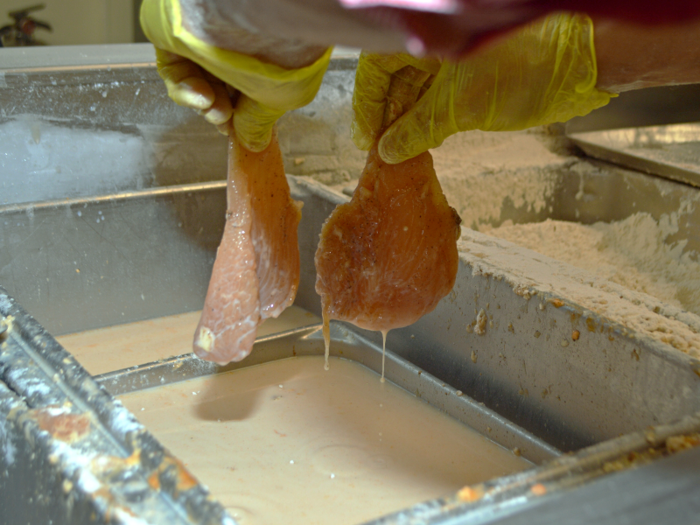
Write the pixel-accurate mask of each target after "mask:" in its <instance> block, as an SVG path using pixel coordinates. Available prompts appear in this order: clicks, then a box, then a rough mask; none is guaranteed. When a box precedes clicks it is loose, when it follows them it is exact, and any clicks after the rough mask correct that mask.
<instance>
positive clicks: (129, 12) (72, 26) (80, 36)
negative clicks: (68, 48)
mask: <svg viewBox="0 0 700 525" xmlns="http://www.w3.org/2000/svg"><path fill="white" fill-rule="evenodd" d="M38 3H44V4H45V5H46V8H45V9H42V10H41V11H35V12H33V13H32V16H34V17H35V18H36V19H38V20H41V21H42V22H47V23H49V24H51V26H52V27H53V32H51V33H49V32H47V31H44V30H42V29H39V30H37V32H36V33H35V37H36V38H38V39H40V40H43V41H44V42H46V43H48V44H51V45H57V46H59V45H61V46H63V45H76V44H120V43H127V42H133V41H134V27H133V23H134V0H0V26H4V25H6V24H9V23H10V18H9V17H8V16H7V13H8V11H15V10H18V9H22V8H25V7H29V6H32V5H35V4H38Z"/></svg>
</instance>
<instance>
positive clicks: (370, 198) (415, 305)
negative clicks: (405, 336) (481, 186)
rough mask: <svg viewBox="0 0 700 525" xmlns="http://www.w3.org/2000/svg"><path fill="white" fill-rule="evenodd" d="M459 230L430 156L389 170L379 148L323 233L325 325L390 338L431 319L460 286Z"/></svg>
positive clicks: (320, 270) (319, 260)
mask: <svg viewBox="0 0 700 525" xmlns="http://www.w3.org/2000/svg"><path fill="white" fill-rule="evenodd" d="M459 224H460V219H459V216H458V215H457V212H456V211H455V210H454V209H453V208H451V207H450V206H449V205H448V203H447V200H446V199H445V196H444V194H443V193H442V189H441V188H440V184H439V182H438V179H437V176H436V174H435V170H434V168H433V161H432V157H431V155H430V153H423V154H422V155H419V156H418V157H415V158H413V159H410V160H408V161H406V162H403V163H401V164H395V165H391V164H386V163H385V162H383V161H382V160H381V158H380V157H379V154H378V153H377V147H376V145H375V147H374V148H373V149H372V150H371V151H370V153H369V156H368V159H367V165H366V167H365V169H364V171H363V173H362V175H361V177H360V180H359V183H358V186H357V189H356V190H355V192H354V194H353V197H352V200H351V201H350V202H349V203H347V204H342V205H340V206H338V207H337V208H336V209H335V210H334V211H333V213H332V214H331V216H330V217H329V218H328V220H327V221H326V223H325V224H324V226H323V230H322V233H321V242H320V244H319V247H318V250H317V251H316V271H317V278H316V291H317V292H318V294H319V295H320V296H321V302H322V306H323V312H324V317H325V318H327V319H338V320H343V321H349V322H351V323H353V324H355V325H357V326H359V327H361V328H365V329H368V330H378V331H381V332H384V333H386V332H387V331H389V330H391V329H393V328H399V327H403V326H407V325H409V324H412V323H414V322H415V321H417V320H418V319H419V318H420V317H421V316H423V315H424V314H426V313H428V312H430V311H432V310H433V309H434V308H435V306H436V305H437V303H438V302H439V301H440V299H442V298H443V297H444V296H445V295H447V293H449V291H450V290H451V289H452V286H453V285H454V282H455V278H456V275H457V267H458V254H457V239H458V237H459V234H460V228H459Z"/></svg>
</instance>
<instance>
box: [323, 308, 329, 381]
mask: <svg viewBox="0 0 700 525" xmlns="http://www.w3.org/2000/svg"><path fill="white" fill-rule="evenodd" d="M330 322H331V320H330V318H329V317H328V309H327V308H324V309H323V344H324V345H325V347H326V351H325V353H324V357H325V361H324V363H323V369H324V370H329V369H330V365H329V364H328V357H329V355H330V353H331V326H330Z"/></svg>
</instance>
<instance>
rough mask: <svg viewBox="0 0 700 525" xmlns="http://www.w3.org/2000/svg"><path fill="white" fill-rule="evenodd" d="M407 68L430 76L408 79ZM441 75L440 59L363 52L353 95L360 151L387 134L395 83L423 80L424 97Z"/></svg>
mask: <svg viewBox="0 0 700 525" xmlns="http://www.w3.org/2000/svg"><path fill="white" fill-rule="evenodd" d="M406 66H412V67H414V68H416V69H418V70H420V71H424V72H425V73H426V75H425V76H424V77H417V76H416V75H404V74H403V72H404V71H405V69H404V68H405V67H406ZM438 71H440V60H438V59H437V58H416V57H413V56H411V55H408V54H404V53H398V54H394V55H383V54H379V53H366V52H364V51H363V52H362V53H361V54H360V61H359V63H358V64H357V71H356V72H355V90H354V91H353V94H352V107H353V112H354V119H353V121H352V129H351V131H352V139H353V141H354V142H355V145H356V146H357V147H358V148H360V149H363V150H368V149H370V148H371V147H372V145H373V144H374V142H375V141H376V140H377V138H378V137H379V136H380V135H381V133H382V132H383V131H384V130H383V129H382V128H383V126H384V112H385V110H386V106H387V103H388V99H387V94H388V92H389V86H390V84H391V81H392V79H394V78H401V79H403V80H406V81H408V82H410V83H413V82H415V81H416V80H423V84H422V86H420V90H419V93H420V94H419V97H420V96H422V95H423V94H424V91H425V89H427V88H428V87H429V86H430V82H431V81H432V79H433V78H434V77H435V75H436V74H437V73H438ZM416 87H418V86H416Z"/></svg>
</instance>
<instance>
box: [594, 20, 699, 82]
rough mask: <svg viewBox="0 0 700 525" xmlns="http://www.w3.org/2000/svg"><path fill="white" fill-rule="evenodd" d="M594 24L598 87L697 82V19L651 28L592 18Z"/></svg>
mask: <svg viewBox="0 0 700 525" xmlns="http://www.w3.org/2000/svg"><path fill="white" fill-rule="evenodd" d="M594 27H595V40H594V41H595V52H596V57H597V61H598V82H597V87H598V89H601V90H603V91H608V92H611V93H621V92H623V91H630V90H632V89H641V88H647V87H655V86H667V85H676V84H695V83H700V21H692V22H689V23H685V24H674V25H666V26H657V27H654V26H640V25H633V24H629V23H624V22H619V21H611V20H595V21H594Z"/></svg>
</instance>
